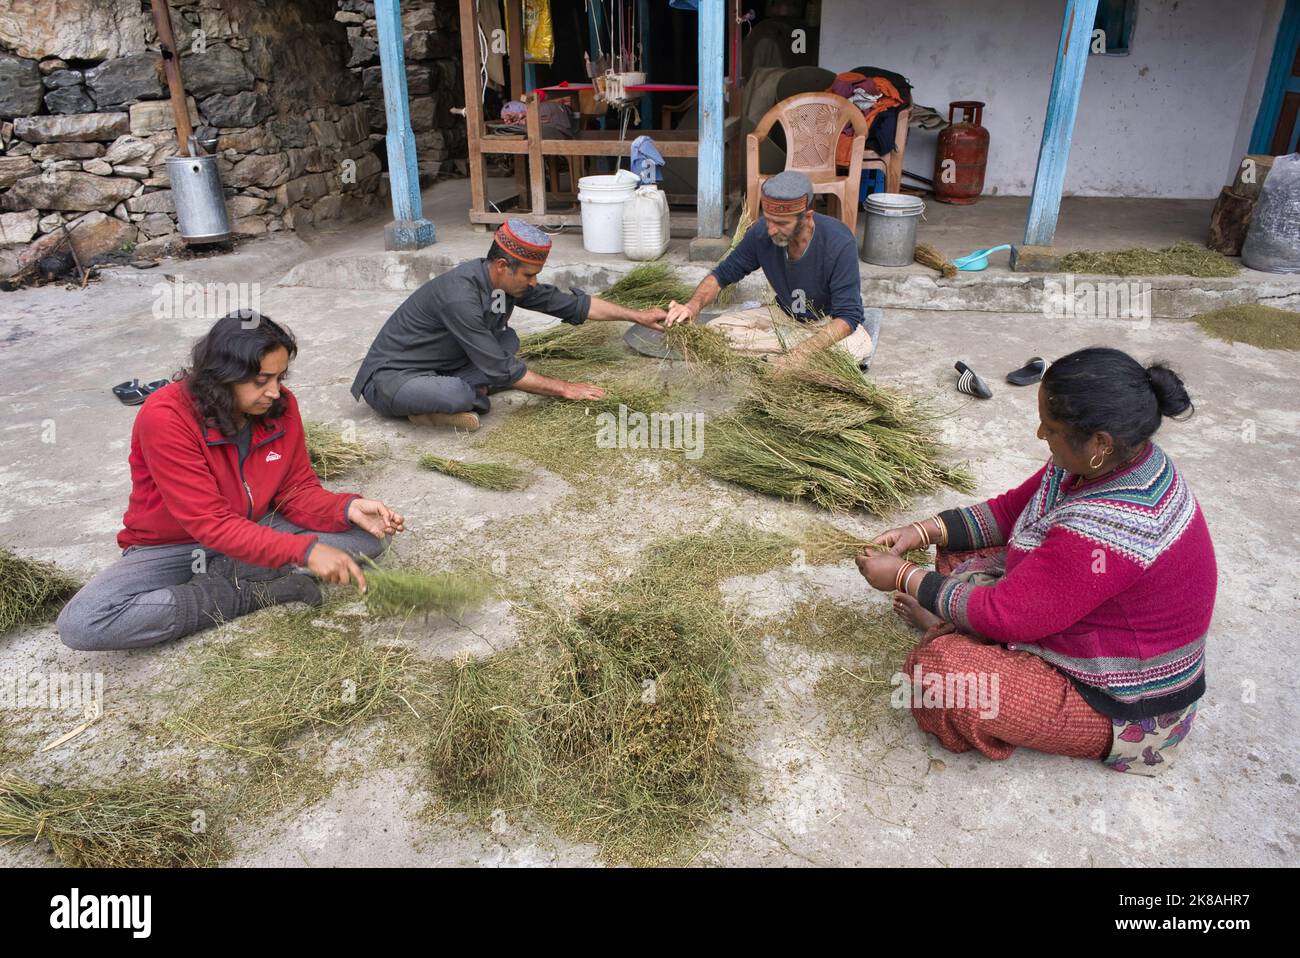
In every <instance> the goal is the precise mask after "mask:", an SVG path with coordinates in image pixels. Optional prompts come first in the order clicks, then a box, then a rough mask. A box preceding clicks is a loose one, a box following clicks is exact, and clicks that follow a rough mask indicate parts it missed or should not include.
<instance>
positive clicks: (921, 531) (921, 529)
mask: <svg viewBox="0 0 1300 958" xmlns="http://www.w3.org/2000/svg"><path fill="white" fill-rule="evenodd" d="M912 528H913V529H914V530H916V534H917V535H918V536H920V537H921V548H923V549H928V548H930V533H928V532H926V531H925V526H923V525H921V523H919V522H913V523H912Z"/></svg>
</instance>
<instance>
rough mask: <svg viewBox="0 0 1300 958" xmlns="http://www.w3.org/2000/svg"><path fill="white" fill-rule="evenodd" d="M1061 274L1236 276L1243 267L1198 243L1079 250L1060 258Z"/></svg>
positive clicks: (1058, 268) (1059, 269)
mask: <svg viewBox="0 0 1300 958" xmlns="http://www.w3.org/2000/svg"><path fill="white" fill-rule="evenodd" d="M1057 270H1058V271H1059V272H1062V273H1101V274H1104V275H1108V276H1202V277H1208V276H1236V275H1237V274H1238V273H1239V272H1241V266H1240V265H1238V264H1237V263H1235V262H1233V261H1232V260H1230V259H1228V257H1226V256H1224V255H1223V254H1222V253H1217V252H1215V251H1214V250H1212V249H1208V248H1206V247H1204V246H1199V245H1197V244H1195V243H1175V244H1174V245H1173V246H1166V247H1164V248H1163V249H1149V248H1146V247H1141V246H1135V247H1130V248H1129V249H1115V250H1077V251H1076V252H1073V253H1067V254H1066V255H1064V256H1062V257H1061V262H1060V264H1059V265H1058V266H1057Z"/></svg>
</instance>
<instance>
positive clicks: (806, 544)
mask: <svg viewBox="0 0 1300 958" xmlns="http://www.w3.org/2000/svg"><path fill="white" fill-rule="evenodd" d="M800 548H801V549H802V550H803V552H804V559H805V561H806V562H807V563H808V564H809V565H828V564H830V563H832V562H843V561H844V560H846V559H856V558H857V557H858V556H860V555H862V553H864V552H867V551H872V552H886V551H888V550H887V549H886V547H885V546H880V545H876V544H875V543H874V542H872V541H871V540H870V539H864V538H862V537H861V536H855V535H853V534H852V533H850V532H845V531H844V530H843V529H841V528H839V527H838V526H834V525H831V524H830V523H829V522H821V521H814V522H811V523H808V524H807V526H806V527H805V528H804V530H803V532H802V535H801V540H800ZM903 558H904V559H906V560H907V561H908V562H915V563H916V564H917V565H924V566H928V565H932V564H933V560H932V559H931V557H930V551H929V550H928V549H912V550H910V551H909V552H907V553H905V554H904V555H903Z"/></svg>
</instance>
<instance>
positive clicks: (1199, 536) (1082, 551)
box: [918, 443, 1217, 717]
mask: <svg viewBox="0 0 1300 958" xmlns="http://www.w3.org/2000/svg"><path fill="white" fill-rule="evenodd" d="M941 518H942V520H943V522H944V525H945V526H946V527H947V529H948V548H949V549H952V550H965V549H977V548H986V547H990V546H1002V545H1005V546H1006V547H1007V550H1006V573H1005V575H1004V576H1003V577H1002V578H1001V579H1000V580H999V581H998V582H997V583H996V584H994V585H984V586H981V585H972V584H970V583H968V582H965V581H962V580H961V579H958V578H955V577H953V576H944V575H940V574H939V573H937V572H931V573H929V574H927V575H926V577H925V579H924V580H923V581H922V583H921V587H920V590H919V596H918V599H919V601H920V602H921V604H922V605H923V606H925V607H926V608H928V609H930V611H932V612H934V613H935V614H936V615H938V616H940V617H941V618H943V619H946V620H947V621H949V622H952V623H954V624H955V625H956V626H958V627H959V628H960V629H962V630H963V631H967V632H971V633H975V634H978V635H982V636H985V637H986V638H990V639H993V640H995V641H998V642H1001V643H1003V644H1005V645H1006V646H1007V648H1009V649H1024V650H1025V651H1028V652H1033V653H1034V654H1036V655H1040V656H1042V657H1043V658H1044V659H1045V660H1046V661H1048V662H1050V663H1051V664H1052V665H1053V666H1055V667H1056V668H1058V669H1060V670H1061V671H1062V672H1064V673H1065V674H1066V675H1067V676H1069V677H1070V679H1071V680H1073V682H1074V684H1075V686H1076V688H1078V689H1079V691H1080V693H1081V694H1083V696H1084V698H1086V699H1087V700H1088V701H1089V703H1090V704H1091V705H1093V707H1094V708H1096V709H1097V710H1098V711H1099V712H1102V713H1103V714H1106V715H1110V716H1113V717H1134V716H1152V715H1159V714H1164V713H1168V712H1172V711H1176V710H1178V709H1180V708H1183V707H1185V706H1186V705H1188V704H1190V703H1191V702H1194V701H1196V699H1198V698H1199V697H1200V696H1201V695H1202V694H1203V692H1204V690H1205V634H1206V631H1207V630H1208V628H1209V624H1210V616H1211V614H1212V613H1213V611H1214V595H1215V586H1216V579H1217V569H1216V566H1215V560H1214V545H1213V543H1212V542H1211V541H1210V533H1209V530H1208V528H1207V527H1206V524H1205V517H1204V515H1203V514H1202V513H1201V507H1200V505H1199V504H1198V503H1197V501H1196V499H1195V497H1194V496H1193V495H1192V493H1191V490H1190V489H1189V488H1188V487H1187V484H1186V483H1185V482H1184V481H1183V479H1182V477H1181V475H1179V473H1178V471H1177V470H1176V469H1175V468H1174V464H1173V462H1171V461H1170V459H1169V457H1168V456H1166V455H1165V453H1164V451H1163V450H1161V449H1160V447H1159V446H1157V445H1156V444H1155V443H1149V444H1148V447H1147V450H1146V451H1145V452H1144V453H1143V454H1142V455H1141V456H1139V457H1138V459H1137V460H1136V461H1134V462H1133V463H1131V464H1129V465H1128V466H1126V467H1124V468H1123V469H1120V470H1117V471H1116V472H1113V473H1110V474H1109V475H1106V476H1102V477H1101V478H1099V479H1096V480H1094V481H1092V482H1081V481H1079V478H1078V477H1077V476H1074V475H1071V474H1069V473H1067V472H1065V470H1063V469H1060V468H1058V467H1056V466H1054V465H1052V463H1051V462H1050V461H1049V462H1048V463H1047V464H1046V465H1045V466H1043V468H1041V469H1039V470H1038V471H1037V472H1036V473H1034V475H1032V476H1031V477H1030V478H1029V479H1028V480H1026V481H1025V482H1024V483H1023V484H1021V485H1020V486H1017V487H1016V488H1015V489H1012V490H1010V491H1008V492H1005V493H1003V494H1002V495H1000V496H997V497H996V498H993V499H990V500H988V501H987V502H983V503H980V504H979V505H975V506H970V507H967V508H965V509H953V510H949V511H948V512H945V513H943V514H942V516H941Z"/></svg>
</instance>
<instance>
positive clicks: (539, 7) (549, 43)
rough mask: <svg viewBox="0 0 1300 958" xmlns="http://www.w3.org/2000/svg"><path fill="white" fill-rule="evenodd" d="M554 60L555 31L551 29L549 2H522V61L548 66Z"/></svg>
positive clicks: (528, 0) (533, 0)
mask: <svg viewBox="0 0 1300 958" xmlns="http://www.w3.org/2000/svg"><path fill="white" fill-rule="evenodd" d="M554 59H555V31H554V30H553V29H552V27H551V0H525V2H524V61H525V62H526V63H546V64H550V63H551V62H552V61H554Z"/></svg>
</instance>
